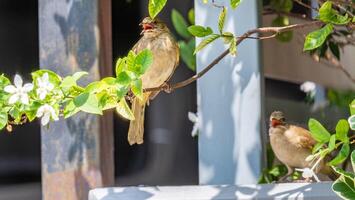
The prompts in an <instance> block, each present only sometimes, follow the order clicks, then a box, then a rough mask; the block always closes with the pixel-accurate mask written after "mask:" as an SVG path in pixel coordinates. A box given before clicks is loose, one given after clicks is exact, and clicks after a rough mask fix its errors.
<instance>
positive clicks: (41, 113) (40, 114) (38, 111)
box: [36, 106, 44, 117]
mask: <svg viewBox="0 0 355 200" xmlns="http://www.w3.org/2000/svg"><path fill="white" fill-rule="evenodd" d="M43 114H44V109H43V106H41V107H39V108H38V110H37V113H36V117H42V116H43Z"/></svg>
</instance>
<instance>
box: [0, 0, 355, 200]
mask: <svg viewBox="0 0 355 200" xmlns="http://www.w3.org/2000/svg"><path fill="white" fill-rule="evenodd" d="M146 3H147V1H137V0H114V1H112V13H113V14H112V19H113V22H112V27H113V58H112V62H113V63H114V62H115V60H116V59H117V58H118V57H120V56H123V55H125V54H126V53H127V52H128V51H129V50H130V48H131V47H132V46H133V45H134V44H135V42H137V40H138V39H139V37H140V35H139V33H140V32H141V30H140V27H139V26H138V24H139V22H140V20H141V19H142V18H144V17H145V16H146V15H147V12H146V7H147V5H146ZM192 7H193V1H187V2H184V3H181V1H179V0H169V1H168V5H167V7H166V8H165V9H164V11H163V12H162V13H161V15H160V18H161V19H162V20H163V21H165V22H167V23H168V26H169V27H170V29H171V30H172V31H173V33H174V34H175V35H176V37H177V39H179V40H182V39H183V38H182V37H181V36H179V34H177V32H176V31H175V29H174V28H173V26H172V23H171V11H172V8H175V9H176V10H178V11H179V12H180V13H181V14H182V16H184V17H185V18H187V15H188V11H189V10H190V9H191V8H192ZM123 8H124V9H123ZM293 12H294V13H303V14H306V15H311V14H312V13H309V12H308V11H305V10H304V9H302V8H300V7H298V6H295V7H294V8H293ZM273 17H274V16H264V17H263V18H262V24H263V25H264V26H266V25H270V24H271V23H272V19H273ZM123 19H124V20H123ZM127 19H128V20H127ZM0 26H1V27H2V28H1V29H0V72H1V73H4V74H6V75H7V76H9V77H13V75H14V74H15V73H19V74H21V75H23V76H24V77H25V79H27V80H30V79H29V78H30V77H29V76H30V72H32V71H34V70H36V69H38V68H39V64H38V63H39V60H38V59H39V55H38V52H39V49H38V2H37V0H27V1H21V3H19V2H18V1H13V0H1V1H0ZM303 36H304V35H302V34H298V35H293V38H292V40H291V42H289V43H282V42H279V41H276V40H268V41H266V42H263V44H262V52H263V53H262V54H263V57H262V62H263V71H264V75H265V110H266V112H265V116H266V119H267V116H268V115H269V114H270V113H271V112H272V111H274V110H282V111H284V112H285V113H286V114H287V118H288V120H289V121H290V122H292V123H294V124H299V125H301V126H306V122H307V120H308V118H309V117H315V118H317V119H319V121H321V122H322V124H325V125H326V126H327V128H329V129H331V128H332V127H334V125H335V122H336V120H338V119H339V118H342V117H345V116H347V115H348V114H349V113H348V110H347V109H348V108H347V107H348V104H349V103H350V101H351V100H352V99H353V98H354V97H355V94H354V92H351V91H352V90H354V86H353V85H354V84H353V83H352V82H351V81H349V79H348V78H347V77H346V76H344V74H343V73H342V72H341V71H340V70H337V69H335V68H332V67H326V66H324V65H326V64H324V63H321V62H316V61H314V58H312V57H311V56H309V55H305V54H302V52H301V49H302V41H303V40H302V37H303ZM291 46H292V48H290V47H291ZM350 52H354V51H350ZM350 58H351V53H350V54H349V55H347V54H346V55H344V58H342V61H344V63H343V64H344V66H347V67H349V65H348V64H349V62H350ZM276 60H277V62H276ZM349 70H350V71H351V70H352V69H350V68H349ZM351 72H353V71H351ZM193 74H194V72H193V71H192V70H191V69H189V68H188V67H187V66H186V64H185V63H184V62H182V63H181V65H180V67H179V68H178V69H177V72H176V73H175V75H174V76H173V78H172V81H173V82H176V81H179V80H182V79H184V78H186V77H189V76H191V75H193ZM353 74H354V73H353ZM305 81H312V82H316V84H315V89H314V90H313V92H312V93H310V92H308V93H307V92H304V91H302V90H301V89H300V86H301V84H303V83H304V82H305ZM196 102H197V100H196V85H195V84H191V85H190V86H188V87H185V88H183V89H179V90H177V91H175V92H174V93H172V94H161V95H159V96H158V97H157V98H156V99H155V100H154V101H152V102H151V105H150V106H149V107H148V112H147V116H146V130H145V133H146V136H145V143H144V144H143V145H140V146H133V147H130V146H129V145H128V143H127V138H126V137H127V136H126V134H127V129H128V124H129V123H128V122H127V121H125V120H123V119H121V118H119V117H118V116H115V135H114V137H115V174H116V184H117V185H119V186H127V185H195V184H198V152H197V145H198V143H197V140H198V138H197V137H192V136H191V130H192V126H193V124H192V122H191V121H189V119H188V117H187V116H188V112H189V111H191V112H196ZM264 126H265V128H267V126H268V124H267V121H265V122H264ZM262 134H266V133H262ZM40 182H41V155H40V127H39V123H37V122H34V123H31V124H26V125H24V126H19V127H14V131H13V132H12V133H7V132H5V131H2V132H1V133H0V199H40V197H41V183H40Z"/></svg>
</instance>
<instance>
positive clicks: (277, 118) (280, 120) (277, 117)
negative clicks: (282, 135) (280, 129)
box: [270, 111, 286, 127]
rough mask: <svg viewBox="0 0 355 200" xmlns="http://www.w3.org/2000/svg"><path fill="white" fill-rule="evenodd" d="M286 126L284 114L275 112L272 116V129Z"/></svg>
mask: <svg viewBox="0 0 355 200" xmlns="http://www.w3.org/2000/svg"><path fill="white" fill-rule="evenodd" d="M285 124H286V118H285V116H284V114H283V113H282V112H281V111H274V112H273V113H271V115H270V126H271V127H276V126H278V125H285Z"/></svg>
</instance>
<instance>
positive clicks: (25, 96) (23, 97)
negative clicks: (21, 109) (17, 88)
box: [20, 93, 30, 105]
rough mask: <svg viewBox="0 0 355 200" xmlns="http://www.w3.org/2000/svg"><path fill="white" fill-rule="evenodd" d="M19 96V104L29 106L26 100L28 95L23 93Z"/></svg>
mask: <svg viewBox="0 0 355 200" xmlns="http://www.w3.org/2000/svg"><path fill="white" fill-rule="evenodd" d="M20 96H21V103H23V104H25V105H27V104H29V101H30V100H29V98H28V95H27V94H26V93H23V94H21V95H20Z"/></svg>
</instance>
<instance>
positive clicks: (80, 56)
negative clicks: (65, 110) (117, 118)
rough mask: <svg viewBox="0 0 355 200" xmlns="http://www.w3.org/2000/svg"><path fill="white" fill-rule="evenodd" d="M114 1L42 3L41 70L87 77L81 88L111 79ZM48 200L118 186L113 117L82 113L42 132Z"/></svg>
mask: <svg viewBox="0 0 355 200" xmlns="http://www.w3.org/2000/svg"><path fill="white" fill-rule="evenodd" d="M111 32H112V31H111V1H110V0H39V43H40V66H41V68H42V69H50V70H53V71H55V72H57V73H59V74H60V75H62V76H65V75H69V74H72V73H74V72H76V71H87V72H89V76H87V77H86V78H84V80H83V81H82V82H81V84H83V85H85V84H87V83H88V82H91V81H94V80H98V79H99V78H100V77H101V76H107V75H110V73H111V71H112V63H111V60H112V51H111V45H112V44H111ZM41 141H42V185H43V199H45V200H53V199H66V200H71V199H75V200H77V199H87V198H88V191H89V189H91V188H95V187H102V186H109V185H112V184H113V183H114V166H113V163H114V162H113V121H112V113H106V114H105V116H104V117H97V116H94V115H89V114H83V113H80V114H78V115H77V116H75V117H73V118H70V119H68V120H62V121H59V122H57V123H52V124H51V126H50V128H48V129H47V128H45V127H44V128H42V131H41Z"/></svg>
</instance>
